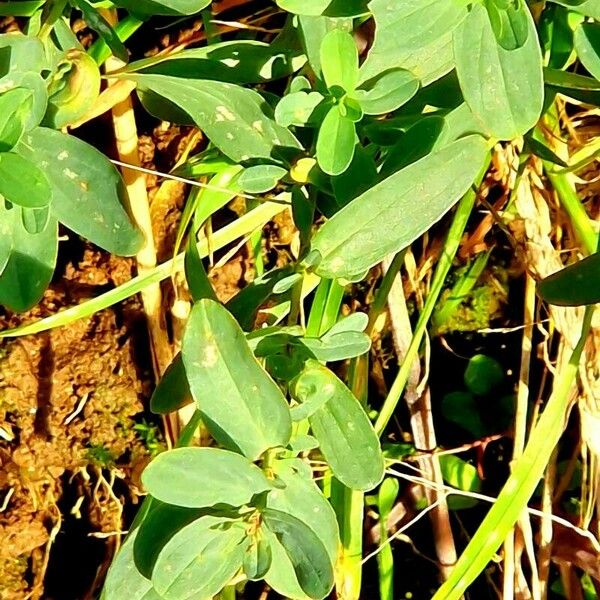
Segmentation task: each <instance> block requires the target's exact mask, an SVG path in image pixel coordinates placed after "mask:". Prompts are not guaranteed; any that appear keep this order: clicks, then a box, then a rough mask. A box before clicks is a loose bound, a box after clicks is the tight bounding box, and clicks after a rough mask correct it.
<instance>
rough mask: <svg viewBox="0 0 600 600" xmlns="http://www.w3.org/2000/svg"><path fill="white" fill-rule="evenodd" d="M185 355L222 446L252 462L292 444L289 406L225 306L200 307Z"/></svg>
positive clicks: (204, 415) (204, 303)
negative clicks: (290, 441)
mask: <svg viewBox="0 0 600 600" xmlns="http://www.w3.org/2000/svg"><path fill="white" fill-rule="evenodd" d="M182 355H183V363H184V365H185V371H186V373H187V377H188V381H189V384H190V389H191V391H192V395H193V396H194V399H195V400H196V402H197V403H198V407H199V409H200V411H201V412H202V418H203V421H204V423H205V425H206V427H207V428H208V430H209V431H210V432H211V434H212V435H213V436H214V437H215V439H216V440H217V441H218V442H220V443H221V444H222V445H224V446H225V447H227V448H230V449H232V450H235V451H238V452H242V453H243V454H245V455H246V456H247V457H248V458H250V459H252V460H255V459H256V458H258V457H259V456H260V455H261V454H262V453H263V452H264V451H265V450H267V449H269V448H274V447H277V446H285V445H286V444H287V443H288V441H289V439H290V435H291V417H290V411H289V407H288V404H287V402H286V400H285V398H284V396H283V394H282V392H281V390H280V389H279V387H278V386H277V384H276V383H275V382H274V381H273V380H272V379H271V378H270V377H269V375H268V374H267V372H266V371H265V370H264V369H263V368H262V367H261V366H260V364H259V363H258V361H257V360H256V358H255V357H254V355H253V354H252V351H251V350H250V347H249V346H248V342H247V341H246V339H245V336H244V332H243V331H242V329H241V328H240V326H239V325H238V324H237V323H236V321H235V319H234V318H233V317H232V316H231V314H230V313H229V312H228V311H227V310H226V309H225V308H223V306H221V305H220V304H218V303H217V302H214V301H213V300H208V299H204V300H201V301H200V302H198V303H197V304H195V305H194V307H193V308H192V312H191V314H190V319H189V321H188V325H187V328H186V331H185V335H184V338H183V350H182Z"/></svg>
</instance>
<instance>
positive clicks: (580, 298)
mask: <svg viewBox="0 0 600 600" xmlns="http://www.w3.org/2000/svg"><path fill="white" fill-rule="evenodd" d="M538 291H539V293H540V296H541V297H542V298H543V299H544V300H546V302H550V304H558V305H559V306H581V305H584V304H596V303H597V302H600V253H598V252H596V253H595V254H592V256H588V257H587V258H584V259H583V260H580V261H579V262H576V263H575V264H572V265H569V266H568V267H566V268H564V269H562V270H561V271H558V272H557V273H554V274H553V275H550V276H549V277H546V279H544V280H542V282H541V283H540V284H539V285H538Z"/></svg>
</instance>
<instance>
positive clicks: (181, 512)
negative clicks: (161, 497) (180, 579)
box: [133, 498, 202, 578]
mask: <svg viewBox="0 0 600 600" xmlns="http://www.w3.org/2000/svg"><path fill="white" fill-rule="evenodd" d="M201 516H202V511H201V510H200V509H198V508H183V507H182V506H173V505H171V504H165V503H164V502H159V501H158V500H156V498H152V502H151V504H150V508H149V510H148V512H147V513H146V514H145V515H144V518H143V519H142V522H141V523H140V525H139V527H138V528H137V530H136V532H135V544H134V547H133V558H134V560H135V565H136V567H137V569H138V570H139V572H140V573H141V574H142V575H143V576H144V577H148V578H150V577H151V576H152V569H153V568H154V564H155V563H156V559H157V558H158V555H159V554H160V551H161V550H162V549H163V547H164V545H165V544H166V543H167V542H168V541H169V540H170V539H171V538H172V537H173V536H174V535H175V534H176V533H177V532H178V531H179V530H180V529H182V528H183V527H185V526H186V525H188V524H189V523H191V522H192V521H195V520H196V519H198V518H199V517H201Z"/></svg>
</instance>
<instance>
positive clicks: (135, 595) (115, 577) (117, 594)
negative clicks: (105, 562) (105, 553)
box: [100, 530, 164, 600]
mask: <svg viewBox="0 0 600 600" xmlns="http://www.w3.org/2000/svg"><path fill="white" fill-rule="evenodd" d="M136 535H137V530H136V531H134V532H133V533H130V534H129V535H128V536H127V539H126V540H125V543H124V544H123V546H122V547H121V549H120V550H119V552H117V556H116V557H115V558H114V560H113V561H112V563H111V565H110V568H109V569H108V574H107V576H106V581H105V582H104V587H103V589H102V595H101V596H100V600H123V590H127V598H128V600H164V599H163V598H162V597H161V596H159V595H158V594H157V593H156V591H155V590H154V589H153V587H152V582H151V581H150V580H148V579H146V578H145V577H144V576H143V575H142V574H141V573H140V572H139V571H138V569H137V567H136V566H135V561H134V558H133V547H134V544H135V538H136Z"/></svg>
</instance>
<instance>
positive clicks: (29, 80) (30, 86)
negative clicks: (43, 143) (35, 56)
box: [0, 71, 48, 131]
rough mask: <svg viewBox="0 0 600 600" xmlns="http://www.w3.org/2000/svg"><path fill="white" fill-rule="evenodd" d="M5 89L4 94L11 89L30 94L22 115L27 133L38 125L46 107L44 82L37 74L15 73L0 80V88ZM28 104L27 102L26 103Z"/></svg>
mask: <svg viewBox="0 0 600 600" xmlns="http://www.w3.org/2000/svg"><path fill="white" fill-rule="evenodd" d="M5 85H6V86H7V87H6V92H8V91H10V90H13V89H26V90H29V91H30V92H31V96H32V99H31V101H30V102H31V104H32V105H30V106H28V107H27V111H26V112H25V113H24V114H23V117H24V126H23V127H24V130H25V131H28V130H29V129H32V128H33V127H36V126H37V125H39V124H40V122H41V121H42V119H43V118H44V114H45V113H46V109H47V107H48V91H47V89H46V81H45V80H44V79H43V78H42V76H41V75H40V74H39V73H30V72H27V71H25V72H21V71H17V72H15V73H14V74H12V75H7V76H6V77H3V78H2V79H0V87H3V86H5ZM27 104H29V102H28V103H27Z"/></svg>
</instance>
